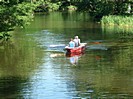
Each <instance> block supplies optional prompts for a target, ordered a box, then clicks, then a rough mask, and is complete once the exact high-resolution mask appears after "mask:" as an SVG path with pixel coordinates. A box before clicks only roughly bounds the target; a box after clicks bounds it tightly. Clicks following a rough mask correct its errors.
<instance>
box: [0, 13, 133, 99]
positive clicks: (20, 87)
mask: <svg viewBox="0 0 133 99" xmlns="http://www.w3.org/2000/svg"><path fill="white" fill-rule="evenodd" d="M75 35H78V36H79V37H80V39H81V42H85V43H87V48H86V51H85V53H84V54H80V55H76V56H74V57H70V56H69V57H68V56H66V55H65V50H64V47H65V45H67V44H68V42H69V40H70V38H71V37H74V36H75ZM132 37H133V35H131V34H130V33H128V32H126V34H125V33H123V32H118V31H116V29H114V30H111V31H110V30H104V29H103V28H102V27H101V25H100V24H99V23H95V22H93V21H92V20H91V18H90V17H89V16H88V14H87V13H60V12H56V13H51V14H48V15H45V14H40V15H36V16H35V19H34V21H33V22H32V23H31V25H29V26H27V27H26V28H24V29H21V28H17V29H16V30H15V31H14V35H13V38H12V39H11V40H10V41H8V42H6V43H3V44H1V46H0V54H1V55H0V60H1V61H0V97H1V98H4V99H5V98H22V99H103V98H105V99H109V98H111V99H123V98H124V99H131V98H133V80H132V79H133V67H132V66H133V61H132V60H133V57H132V56H133V53H132V52H133V46H132ZM73 61H76V63H74V64H73V63H72V62H73Z"/></svg>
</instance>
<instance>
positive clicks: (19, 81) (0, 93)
mask: <svg viewBox="0 0 133 99" xmlns="http://www.w3.org/2000/svg"><path fill="white" fill-rule="evenodd" d="M27 82H29V80H28V79H24V78H20V77H11V76H10V77H3V78H0V86H1V87H0V97H1V98H2V99H15V98H17V97H19V98H24V96H23V94H24V93H23V91H22V90H23V89H24V88H25V87H26V86H28V84H26V83H27ZM28 88H29V86H28Z"/></svg>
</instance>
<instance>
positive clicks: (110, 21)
mask: <svg viewBox="0 0 133 99" xmlns="http://www.w3.org/2000/svg"><path fill="white" fill-rule="evenodd" d="M101 23H102V25H110V26H119V27H122V28H123V27H124V28H125V27H127V28H130V27H133V16H116V15H109V16H104V17H103V18H102V20H101Z"/></svg>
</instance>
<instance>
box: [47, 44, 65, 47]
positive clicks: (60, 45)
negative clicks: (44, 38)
mask: <svg viewBox="0 0 133 99" xmlns="http://www.w3.org/2000/svg"><path fill="white" fill-rule="evenodd" d="M65 46H66V45H65V44H58V45H55V44H54V45H50V46H49V47H65Z"/></svg>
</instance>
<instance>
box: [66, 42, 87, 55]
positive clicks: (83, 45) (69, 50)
mask: <svg viewBox="0 0 133 99" xmlns="http://www.w3.org/2000/svg"><path fill="white" fill-rule="evenodd" d="M86 44H87V43H81V44H80V46H78V47H74V48H71V47H69V46H66V47H65V50H67V53H75V54H76V53H82V52H84V51H85V48H86Z"/></svg>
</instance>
